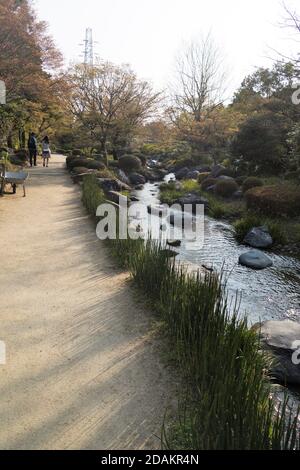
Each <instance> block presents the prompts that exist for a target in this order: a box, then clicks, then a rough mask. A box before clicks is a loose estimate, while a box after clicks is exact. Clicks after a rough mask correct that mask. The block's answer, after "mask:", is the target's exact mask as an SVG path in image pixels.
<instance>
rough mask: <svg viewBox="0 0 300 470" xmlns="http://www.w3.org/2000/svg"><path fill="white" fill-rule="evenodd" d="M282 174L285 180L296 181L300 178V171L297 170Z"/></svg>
mask: <svg viewBox="0 0 300 470" xmlns="http://www.w3.org/2000/svg"><path fill="white" fill-rule="evenodd" d="M284 176H285V178H286V179H287V180H296V181H298V180H300V171H299V170H295V171H289V172H287V173H286V174H285V175H284Z"/></svg>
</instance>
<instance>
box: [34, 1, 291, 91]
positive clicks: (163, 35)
mask: <svg viewBox="0 0 300 470" xmlns="http://www.w3.org/2000/svg"><path fill="white" fill-rule="evenodd" d="M297 3H298V11H299V10H300V4H299V0H298V1H297V0H286V4H287V5H289V6H292V7H294V8H296V5H297ZM34 4H35V6H36V7H37V10H38V13H39V17H40V18H41V19H43V20H46V21H47V22H48V23H49V27H50V32H51V33H52V35H53V36H54V39H55V41H56V43H57V45H58V46H59V48H60V49H61V50H62V52H63V54H64V56H65V58H66V61H67V62H69V61H72V60H75V61H79V60H80V54H81V51H82V49H83V46H81V47H80V46H79V44H80V43H82V41H83V39H84V36H85V29H86V28H87V27H91V28H93V34H94V39H95V40H96V41H98V43H97V44H95V49H96V52H97V53H98V54H99V55H100V56H101V58H103V59H105V60H110V61H112V62H115V63H119V64H120V63H129V64H130V65H131V66H132V68H133V69H134V70H135V71H136V72H137V74H138V75H139V76H140V77H141V78H144V79H148V80H150V81H151V82H152V83H153V84H154V85H155V87H158V88H161V87H164V86H166V84H167V82H168V80H169V79H170V77H171V74H172V70H173V64H174V55H175V54H176V52H177V50H178V48H179V47H180V45H181V44H182V42H183V41H187V40H189V39H192V38H193V39H195V38H197V36H200V35H201V34H202V35H203V34H204V35H205V34H207V33H208V32H209V31H211V32H212V36H213V37H214V39H215V41H216V42H217V44H218V45H219V47H220V48H221V50H222V51H223V53H224V59H225V61H226V63H227V68H228V69H229V71H230V79H231V86H230V89H231V91H233V90H234V89H235V88H236V87H238V86H239V84H240V82H241V81H242V79H243V78H244V76H245V75H247V74H249V73H252V72H253V71H254V68H255V66H268V65H270V59H269V58H270V57H272V58H275V57H276V53H275V52H273V51H272V50H271V48H274V49H276V50H280V51H283V52H285V53H290V52H291V50H292V49H294V52H295V51H296V43H295V42H293V41H291V40H290V39H289V33H288V31H287V30H285V29H281V28H280V27H279V23H280V21H281V20H282V18H283V17H284V12H283V6H282V2H281V0H35V1H34Z"/></svg>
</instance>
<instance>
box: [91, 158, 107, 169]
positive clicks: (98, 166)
mask: <svg viewBox="0 0 300 470" xmlns="http://www.w3.org/2000/svg"><path fill="white" fill-rule="evenodd" d="M87 168H89V169H90V170H104V169H105V165H104V163H102V162H97V161H96V160H91V161H89V162H88V165H87Z"/></svg>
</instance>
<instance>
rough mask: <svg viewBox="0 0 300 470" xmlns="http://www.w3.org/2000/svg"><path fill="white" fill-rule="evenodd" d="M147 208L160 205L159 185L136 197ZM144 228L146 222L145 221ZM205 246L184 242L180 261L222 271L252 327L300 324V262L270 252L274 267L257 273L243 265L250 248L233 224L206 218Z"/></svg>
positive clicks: (146, 186)
mask: <svg viewBox="0 0 300 470" xmlns="http://www.w3.org/2000/svg"><path fill="white" fill-rule="evenodd" d="M133 194H134V195H135V196H136V197H137V198H138V199H139V201H140V202H141V203H143V204H145V205H147V206H148V205H154V206H157V205H159V203H160V201H159V185H158V184H152V183H147V184H146V185H145V186H144V188H143V189H142V190H140V191H135V192H134V193H133ZM141 225H143V222H142V221H141ZM204 226H205V231H204V246H202V237H201V236H199V237H196V240H195V241H193V242H191V241H186V240H183V241H182V245H181V247H180V248H176V249H175V251H176V252H178V257H177V258H176V259H177V260H178V261H181V262H183V263H188V264H189V265H190V266H192V268H193V267H194V268H195V269H198V268H199V267H202V266H203V265H205V266H206V267H213V268H214V269H215V270H217V271H221V270H222V268H223V270H224V272H225V275H226V278H227V290H228V295H229V297H230V298H231V299H232V301H234V299H235V297H236V294H237V292H238V294H239V297H240V302H241V306H240V312H241V313H242V314H244V313H245V314H247V317H248V319H249V323H250V324H253V323H256V322H258V321H265V320H270V319H276V320H280V319H291V320H295V321H299V322H300V260H298V259H296V258H293V257H288V256H281V255H278V254H274V253H271V252H268V256H270V257H271V258H272V261H273V267H272V268H268V269H265V270H263V271H254V270H252V269H249V268H247V267H243V266H241V265H239V263H238V259H239V256H240V255H241V254H242V253H244V252H246V251H248V250H249V247H246V246H243V245H240V244H238V243H237V242H236V240H235V237H234V231H233V228H232V226H231V225H230V224H228V223H226V222H221V221H217V220H214V219H212V218H210V217H207V216H205V222H204Z"/></svg>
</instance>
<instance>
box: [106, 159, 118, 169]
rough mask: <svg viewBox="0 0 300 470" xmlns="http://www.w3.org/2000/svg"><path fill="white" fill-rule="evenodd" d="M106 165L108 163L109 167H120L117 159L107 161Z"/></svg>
mask: <svg viewBox="0 0 300 470" xmlns="http://www.w3.org/2000/svg"><path fill="white" fill-rule="evenodd" d="M108 165H109V167H110V168H120V166H119V161H117V160H110V161H109V162H108Z"/></svg>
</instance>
